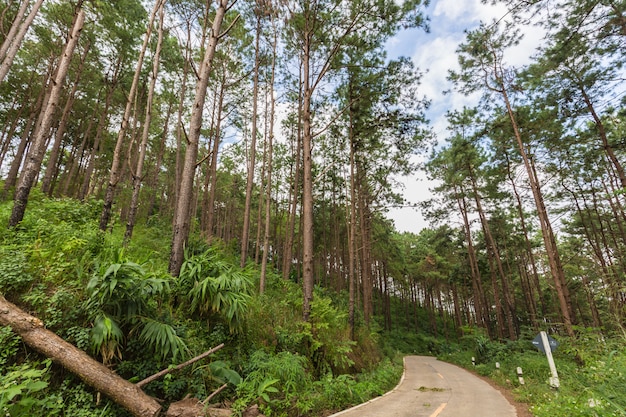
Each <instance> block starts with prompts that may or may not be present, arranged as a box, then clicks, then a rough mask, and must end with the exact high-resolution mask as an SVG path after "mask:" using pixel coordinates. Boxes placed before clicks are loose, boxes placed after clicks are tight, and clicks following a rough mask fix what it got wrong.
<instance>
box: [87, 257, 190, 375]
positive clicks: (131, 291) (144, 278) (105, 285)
mask: <svg viewBox="0 0 626 417" xmlns="http://www.w3.org/2000/svg"><path fill="white" fill-rule="evenodd" d="M116 260H117V262H115V263H113V264H111V265H109V266H102V267H101V268H99V271H98V272H97V273H95V274H94V276H93V277H92V278H91V280H90V281H89V284H88V285H87V291H88V293H89V299H88V300H87V302H86V310H87V311H89V312H90V313H91V314H92V315H93V317H94V318H93V323H94V326H93V328H92V330H91V347H92V350H93V351H94V352H98V353H99V354H100V355H101V356H102V359H103V360H104V362H105V363H107V362H110V361H111V360H112V359H113V358H114V357H117V358H120V359H121V356H122V355H121V353H122V352H121V345H122V343H123V341H124V338H125V333H126V332H125V331H124V328H126V329H127V332H132V331H139V330H140V333H139V339H140V340H141V341H143V342H144V343H145V344H146V345H148V346H150V347H151V348H152V349H153V351H154V352H156V353H157V354H158V355H159V356H160V357H161V358H162V359H165V358H167V357H170V356H171V357H172V359H173V360H176V358H177V357H178V356H180V355H181V354H182V353H183V352H186V351H187V346H186V345H185V343H184V341H183V340H182V338H180V337H179V336H178V335H177V333H176V330H175V329H174V328H173V327H172V326H171V325H170V324H167V323H164V322H161V321H158V320H157V319H156V315H157V313H158V308H157V301H158V300H163V299H165V298H167V297H168V296H169V292H170V287H169V278H167V277H166V276H165V275H160V276H158V275H156V274H149V273H147V272H146V271H145V270H144V269H143V268H142V266H140V265H138V264H136V263H134V262H130V261H127V260H125V259H123V252H122V251H121V250H120V251H119V252H118V253H117V254H116Z"/></svg>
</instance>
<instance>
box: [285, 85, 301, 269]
mask: <svg viewBox="0 0 626 417" xmlns="http://www.w3.org/2000/svg"><path fill="white" fill-rule="evenodd" d="M300 84H301V83H300ZM299 96H301V94H299ZM300 108H301V106H299V107H298V109H300ZM301 116H302V112H301V111H298V127H297V129H296V131H297V133H296V137H295V140H296V149H295V152H294V160H295V167H294V168H293V176H292V179H293V181H292V182H291V193H290V196H291V200H290V202H289V207H290V208H289V219H288V221H287V228H286V230H285V245H284V247H283V269H282V273H283V279H289V275H290V274H291V264H292V260H293V245H294V240H295V239H294V235H295V229H296V217H297V216H296V213H297V210H298V196H299V195H300V161H301V150H302V146H301V144H302V141H301V137H302V134H301V125H302V124H301V123H300V117H301Z"/></svg>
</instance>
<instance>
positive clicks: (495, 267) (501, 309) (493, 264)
mask: <svg viewBox="0 0 626 417" xmlns="http://www.w3.org/2000/svg"><path fill="white" fill-rule="evenodd" d="M468 169H469V174H470V181H471V184H472V192H473V194H474V201H475V202H476V209H477V211H478V217H479V218H480V223H481V225H482V229H483V233H484V235H485V241H486V244H487V257H488V259H489V266H490V269H491V278H492V280H493V298H494V302H495V305H496V314H497V316H498V327H499V328H500V329H501V332H502V333H503V330H504V325H505V322H504V321H503V319H504V320H506V325H507V328H508V335H509V338H510V339H511V340H516V339H517V334H516V332H515V326H514V324H513V316H514V315H515V309H514V308H513V304H512V301H511V295H510V290H509V288H508V283H507V281H506V274H505V273H504V268H503V266H502V259H501V258H500V250H499V248H498V245H497V244H496V241H495V239H494V237H493V234H492V233H491V227H490V226H489V221H488V220H487V216H486V214H485V211H484V209H483V205H482V199H481V197H480V194H479V192H478V186H477V184H476V178H475V177H474V176H475V173H474V171H473V169H472V167H471V166H470V167H468ZM496 273H497V274H498V275H499V276H500V280H501V281H502V292H503V296H504V302H505V306H502V304H501V300H500V295H499V292H500V290H499V286H498V284H497V282H496ZM502 314H504V317H502Z"/></svg>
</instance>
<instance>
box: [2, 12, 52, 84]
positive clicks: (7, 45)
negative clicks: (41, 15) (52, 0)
mask: <svg viewBox="0 0 626 417" xmlns="http://www.w3.org/2000/svg"><path fill="white" fill-rule="evenodd" d="M28 3H30V1H29V0H22V6H21V7H20V11H19V13H18V15H17V16H16V17H15V22H13V26H11V29H10V30H9V35H8V36H7V37H6V38H5V39H4V42H3V44H2V47H0V59H2V64H0V83H1V82H2V81H3V80H4V77H6V75H7V74H8V73H9V69H10V68H11V65H12V64H13V59H14V58H15V55H17V51H18V50H19V49H20V45H21V44H22V40H23V39H24V36H26V31H27V30H28V28H29V27H30V24H31V23H32V22H33V20H34V19H35V15H36V14H37V11H38V10H39V8H40V7H41V5H42V3H43V0H37V1H36V2H35V4H34V5H33V8H32V9H30V13H29V14H28V16H26V20H24V22H21V20H22V18H23V17H24V14H25V13H26V7H25V6H26V5H28ZM14 27H15V29H14Z"/></svg>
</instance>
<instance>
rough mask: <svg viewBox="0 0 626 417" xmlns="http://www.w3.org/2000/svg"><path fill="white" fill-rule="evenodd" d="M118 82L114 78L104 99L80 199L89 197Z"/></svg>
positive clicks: (79, 193)
mask: <svg viewBox="0 0 626 417" xmlns="http://www.w3.org/2000/svg"><path fill="white" fill-rule="evenodd" d="M116 84H117V80H114V82H113V83H112V84H111V85H110V86H109V87H108V88H107V93H106V94H107V95H106V97H105V99H104V109H103V110H102V113H100V120H98V127H97V130H96V137H95V138H94V140H93V145H92V147H91V152H89V158H88V161H87V168H86V169H85V173H84V175H83V183H82V184H81V187H80V190H79V191H78V199H79V200H81V201H82V200H84V199H85V198H87V196H88V195H89V189H90V185H91V176H92V175H93V172H94V170H95V167H96V155H97V154H98V151H99V149H100V148H101V146H100V142H101V141H102V137H103V136H104V129H105V127H106V125H107V121H108V115H109V108H110V107H111V100H112V99H113V91H114V90H115V85H116ZM98 104H99V103H96V106H95V108H96V109H97V108H98Z"/></svg>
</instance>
